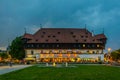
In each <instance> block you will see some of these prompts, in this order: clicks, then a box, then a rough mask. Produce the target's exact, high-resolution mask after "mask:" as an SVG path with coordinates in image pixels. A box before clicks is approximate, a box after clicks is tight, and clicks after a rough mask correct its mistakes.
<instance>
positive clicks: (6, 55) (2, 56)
mask: <svg viewBox="0 0 120 80" xmlns="http://www.w3.org/2000/svg"><path fill="white" fill-rule="evenodd" d="M0 57H1V58H3V59H6V58H8V54H7V53H5V52H3V53H0Z"/></svg>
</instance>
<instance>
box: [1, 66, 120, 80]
mask: <svg viewBox="0 0 120 80" xmlns="http://www.w3.org/2000/svg"><path fill="white" fill-rule="evenodd" d="M0 80H120V67H111V66H103V65H77V67H38V65H37V66H32V67H29V68H25V69H22V70H18V71H14V72H11V73H7V74H4V75H0Z"/></svg>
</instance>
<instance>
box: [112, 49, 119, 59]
mask: <svg viewBox="0 0 120 80" xmlns="http://www.w3.org/2000/svg"><path fill="white" fill-rule="evenodd" d="M111 57H112V59H113V60H115V61H117V60H119V59H120V49H118V50H115V51H112V52H111Z"/></svg>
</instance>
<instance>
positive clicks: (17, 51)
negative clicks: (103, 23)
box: [9, 36, 25, 60]
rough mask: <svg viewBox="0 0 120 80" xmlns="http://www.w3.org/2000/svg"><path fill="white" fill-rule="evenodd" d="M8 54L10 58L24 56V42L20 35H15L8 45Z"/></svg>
mask: <svg viewBox="0 0 120 80" xmlns="http://www.w3.org/2000/svg"><path fill="white" fill-rule="evenodd" d="M9 53H10V55H11V57H12V58H15V59H19V60H22V59H23V58H24V57H25V51H24V43H23V41H22V37H21V36H20V37H16V38H15V39H14V40H13V41H12V44H11V46H10V52H9Z"/></svg>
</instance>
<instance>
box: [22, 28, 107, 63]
mask: <svg viewBox="0 0 120 80" xmlns="http://www.w3.org/2000/svg"><path fill="white" fill-rule="evenodd" d="M22 40H23V41H24V49H25V52H26V58H25V60H35V61H40V62H86V61H87V62H97V61H99V60H104V54H103V50H104V49H105V44H106V40H107V38H106V36H105V35H104V33H102V34H97V35H94V34H93V33H92V32H90V31H88V30H87V29H86V28H41V29H40V30H38V31H37V32H36V33H35V34H28V33H25V34H24V36H23V39H22Z"/></svg>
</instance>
